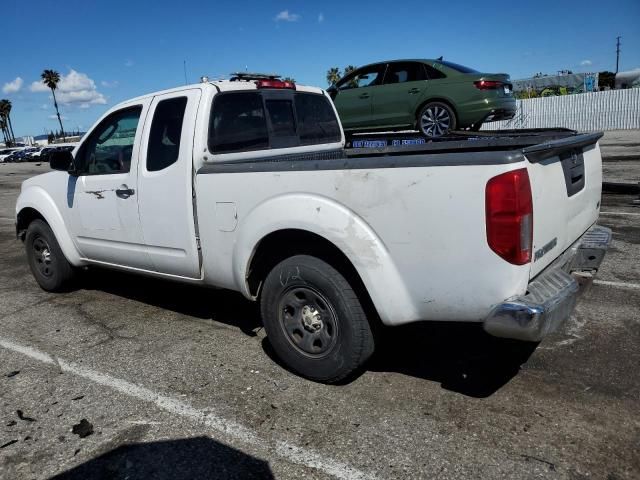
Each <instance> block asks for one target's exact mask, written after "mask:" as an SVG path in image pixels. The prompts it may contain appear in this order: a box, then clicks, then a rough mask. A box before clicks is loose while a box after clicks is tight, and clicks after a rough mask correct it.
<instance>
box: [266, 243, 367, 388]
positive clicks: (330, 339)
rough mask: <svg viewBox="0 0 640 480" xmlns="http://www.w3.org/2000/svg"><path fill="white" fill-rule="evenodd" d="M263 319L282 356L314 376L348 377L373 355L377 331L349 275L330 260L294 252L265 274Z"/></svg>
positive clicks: (300, 371) (321, 379) (320, 378)
mask: <svg viewBox="0 0 640 480" xmlns="http://www.w3.org/2000/svg"><path fill="white" fill-rule="evenodd" d="M260 309H261V313H262V320H263V322H264V327H265V330H266V333H267V338H268V339H269V342H270V343H271V345H272V347H273V349H274V350H275V352H276V354H277V355H278V357H279V358H280V359H281V360H282V361H283V362H284V363H285V365H286V366H287V367H289V368H290V369H291V370H293V371H294V372H296V373H298V374H299V375H301V376H303V377H306V378H309V379H311V380H315V381H319V382H324V383H335V382H339V381H340V380H343V379H345V378H346V377H348V376H349V375H350V374H352V373H353V372H354V371H356V370H357V369H358V368H360V367H361V366H362V365H363V364H364V362H365V361H366V360H367V359H368V358H369V357H370V356H371V354H372V353H373V350H374V344H373V334H372V332H371V328H370V326H369V322H368V321H367V317H366V315H365V313H364V310H363V308H362V305H361V304H360V301H359V299H358V297H357V295H356V294H355V292H354V291H353V289H352V287H351V285H349V283H348V282H347V280H346V279H345V278H344V276H342V274H341V273H340V272H338V271H337V270H336V269H335V268H333V267H332V266H331V265H329V264H328V263H326V262H324V261H322V260H320V259H318V258H315V257H311V256H308V255H297V256H294V257H290V258H288V259H286V260H284V261H282V262H280V263H279V264H278V265H276V266H275V268H274V269H273V270H272V271H271V272H270V273H269V274H268V275H267V278H266V280H265V282H264V286H263V289H262V294H261V298H260Z"/></svg>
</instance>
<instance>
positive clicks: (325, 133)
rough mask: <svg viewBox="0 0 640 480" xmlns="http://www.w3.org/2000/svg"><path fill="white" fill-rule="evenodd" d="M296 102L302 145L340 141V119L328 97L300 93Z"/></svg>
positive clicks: (296, 97)
mask: <svg viewBox="0 0 640 480" xmlns="http://www.w3.org/2000/svg"><path fill="white" fill-rule="evenodd" d="M295 102H296V113H297V114H298V134H299V135H300V142H301V144H302V145H310V144H315V143H330V142H339V141H340V127H339V126H338V120H337V119H336V115H335V113H334V111H333V108H331V105H330V104H329V100H327V98H326V97H324V96H323V95H314V94H311V93H309V94H305V93H298V94H296V96H295Z"/></svg>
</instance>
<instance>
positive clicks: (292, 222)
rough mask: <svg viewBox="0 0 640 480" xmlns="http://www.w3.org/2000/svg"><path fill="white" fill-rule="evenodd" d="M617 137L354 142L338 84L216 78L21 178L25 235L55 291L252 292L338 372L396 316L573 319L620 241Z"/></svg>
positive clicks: (132, 107) (20, 230)
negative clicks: (609, 172)
mask: <svg viewBox="0 0 640 480" xmlns="http://www.w3.org/2000/svg"><path fill="white" fill-rule="evenodd" d="M600 136H601V135H600V134H577V133H575V132H571V131H562V130H553V131H511V132H505V133H500V134H498V133H495V134H486V133H485V134H480V133H473V134H471V133H469V134H463V133H458V134H453V135H450V136H448V137H445V138H441V139H436V140H433V141H431V142H428V143H425V142H424V140H423V141H422V142H415V141H411V140H409V141H403V140H391V141H389V142H386V141H385V142H382V143H381V141H380V139H379V137H378V139H377V140H367V137H363V138H360V139H359V140H357V141H352V142H349V143H348V144H347V142H346V140H345V136H344V133H343V131H342V128H341V125H340V122H339V119H338V117H337V114H336V110H335V108H334V106H333V104H332V102H331V99H330V98H329V97H328V95H327V94H326V93H325V92H324V91H323V90H321V89H318V88H312V87H304V86H300V85H295V84H293V83H291V82H286V81H280V80H278V79H274V78H261V77H256V78H252V77H245V78H237V79H235V80H233V79H232V80H231V81H217V82H204V83H201V84H197V85H191V86H185V87H181V88H176V89H172V90H167V91H162V92H157V93H153V94H149V95H145V96H142V97H139V98H135V99H133V100H130V101H127V102H124V103H121V104H119V105H117V106H115V107H113V108H112V109H110V110H109V111H108V112H107V113H106V114H105V115H104V116H103V117H102V118H100V120H99V121H98V122H97V123H96V124H95V126H94V127H93V128H92V129H91V130H90V131H89V132H88V133H87V135H86V136H85V137H84V138H83V140H82V142H81V143H80V144H79V145H78V146H77V147H76V148H75V150H74V151H73V152H72V153H71V152H56V153H54V154H53V155H52V157H51V162H50V163H51V167H52V168H53V169H54V170H55V171H52V172H49V173H46V174H43V175H39V176H36V177H33V178H31V179H29V180H27V181H25V182H24V183H23V185H22V191H21V193H20V196H19V199H18V201H17V207H16V215H17V217H16V218H17V222H16V230H17V235H18V237H19V238H20V239H22V240H23V241H24V244H25V247H26V253H27V257H28V261H29V265H30V268H31V270H32V272H33V275H34V276H35V278H36V280H37V282H38V283H39V284H40V286H41V287H42V288H44V289H45V290H48V291H56V290H61V289H63V288H65V287H66V286H67V285H69V281H70V280H71V278H72V276H73V274H74V271H75V270H76V269H78V268H82V267H87V266H102V267H110V268H116V269H121V270H126V271H130V272H132V273H139V274H144V275H148V276H154V277H160V278H165V279H169V280H175V281H180V282H187V283H193V284H201V285H209V286H211V287H218V288H226V289H231V290H236V291H239V292H242V294H243V295H244V296H245V297H247V298H248V299H251V300H256V301H259V302H260V308H261V314H262V319H263V322H264V326H265V329H266V332H267V335H268V338H269V341H270V342H271V344H272V345H273V348H274V350H275V351H276V353H277V355H279V357H280V358H281V359H282V360H283V361H284V363H285V364H286V365H287V366H288V367H289V368H291V369H292V370H293V371H295V372H297V373H298V374H300V375H303V376H305V377H307V378H310V379H314V380H316V381H322V382H337V381H339V380H342V379H344V378H345V377H347V376H348V375H350V374H351V373H352V372H353V371H354V370H356V369H358V368H360V367H361V366H362V365H363V363H364V362H365V361H366V360H367V358H368V357H369V356H370V355H371V354H372V353H373V351H374V343H375V342H374V335H373V333H372V330H374V329H373V328H372V327H373V326H374V324H375V323H376V322H379V321H381V322H382V324H384V325H400V324H405V323H408V322H416V321H424V320H438V321H460V322H482V323H483V324H484V328H485V329H486V331H488V332H489V333H491V334H493V335H497V336H501V337H507V338H514V339H520V340H527V341H540V340H541V339H542V338H543V337H544V336H545V335H546V334H548V333H549V332H552V331H554V330H555V329H557V327H558V326H559V325H560V324H561V323H562V322H563V321H564V320H565V319H567V318H568V316H569V315H570V313H571V311H572V310H573V307H574V305H575V301H576V296H577V290H578V282H577V281H576V279H575V278H574V276H573V275H572V273H575V272H580V274H581V275H582V276H585V275H586V276H589V275H592V274H594V273H595V271H596V270H597V269H598V267H599V265H600V262H601V261H602V259H603V257H604V253H605V251H606V249H607V246H608V244H609V242H610V238H611V233H610V231H609V230H608V229H606V228H603V227H599V226H597V225H595V223H596V220H597V219H598V215H599V208H600V197H601V183H602V173H601V157H600V149H599V146H598V143H597V141H598V139H599V138H600ZM387 143H390V145H388V146H386V144H387ZM415 143H418V144H415ZM420 143H422V144H420ZM356 146H359V147H363V148H355V147H356Z"/></svg>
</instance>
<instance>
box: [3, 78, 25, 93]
mask: <svg viewBox="0 0 640 480" xmlns="http://www.w3.org/2000/svg"><path fill="white" fill-rule="evenodd" d="M23 83H24V81H23V80H22V78H20V77H16V78H15V80H12V81H11V82H7V83H5V84H4V86H3V87H2V92H3V93H7V94H8V93H17V92H19V91H20V89H21V88H22V84H23Z"/></svg>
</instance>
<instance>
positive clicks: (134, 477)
mask: <svg viewBox="0 0 640 480" xmlns="http://www.w3.org/2000/svg"><path fill="white" fill-rule="evenodd" d="M195 478H215V479H272V478H274V476H273V474H272V472H271V468H270V467H269V464H268V463H267V462H265V461H263V460H259V459H257V458H255V457H252V456H250V455H247V454H245V453H242V452H241V451H239V450H236V449H235V448H232V447H229V446H227V445H224V444H222V443H219V442H216V441H215V440H212V439H210V438H207V437H195V438H188V439H180V440H167V441H163V442H150V443H133V444H129V445H123V446H120V447H117V448H116V449H114V450H111V451H110V452H107V453H105V454H103V455H100V456H99V457H96V458H94V459H92V460H89V461H87V462H85V463H83V464H81V465H79V466H77V467H75V468H72V469H71V470H68V471H66V472H64V473H61V474H59V475H56V476H55V477H52V478H51V480H107V479H108V480H114V479H123V480H124V479H128V480H147V479H156V480H165V479H166V480H187V479H189V480H191V479H195Z"/></svg>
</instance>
